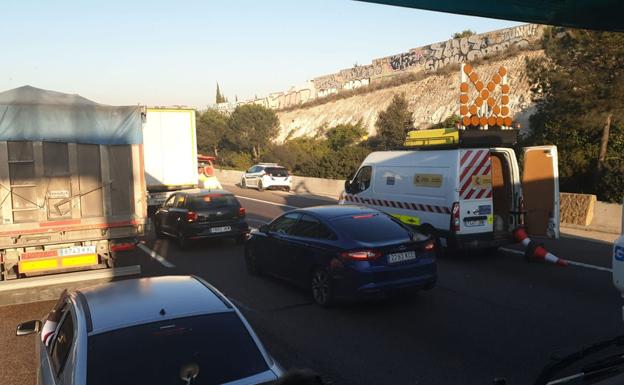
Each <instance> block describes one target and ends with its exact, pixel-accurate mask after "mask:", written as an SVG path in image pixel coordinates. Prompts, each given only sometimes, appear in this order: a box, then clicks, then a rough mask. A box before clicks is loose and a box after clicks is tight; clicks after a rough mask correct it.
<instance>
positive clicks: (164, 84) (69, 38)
mask: <svg viewBox="0 0 624 385" xmlns="http://www.w3.org/2000/svg"><path fill="white" fill-rule="evenodd" d="M519 24H521V23H515V22H510V21H503V20H495V19H484V18H478V17H472V16H461V15H451V14H445V13H438V12H429V11H422V10H415V9H409V8H400V7H392V6H387V5H379V4H370V3H364V2H358V1H346V0H315V1H311V0H309V1H304V0H296V1H292V0H291V1H286V0H267V1H257V0H256V1H252V0H249V1H242V0H228V1H219V2H217V1H214V0H213V1H159V0H153V1H144V2H143V1H138V0H135V1H131V0H125V1H118V0H100V1H63V0H56V1H49V0H46V1H31V0H7V1H5V2H3V6H2V11H1V12H0V36H3V39H2V40H3V44H2V46H3V53H2V55H0V91H4V90H8V89H12V88H15V87H20V86H23V85H31V86H34V87H39V88H44V89H51V90H55V91H60V92H66V93H78V94H80V95H82V96H84V97H86V98H89V99H92V100H94V101H97V102H100V103H105V104H113V105H134V104H141V105H148V106H175V105H184V106H188V107H196V108H200V109H201V108H204V107H205V106H207V105H209V104H212V103H214V101H215V91H216V84H217V82H218V83H219V86H220V88H221V91H222V92H223V93H224V95H225V96H226V97H228V99H229V100H230V101H233V100H234V99H235V97H238V100H248V99H252V98H254V96H258V97H263V96H266V95H267V94H269V93H270V92H275V91H285V90H287V89H288V88H290V87H291V86H295V85H300V84H303V83H304V82H305V81H306V80H311V79H312V78H314V77H317V76H320V75H325V74H330V73H334V72H337V71H338V70H340V69H344V68H349V67H352V66H353V65H354V64H355V63H357V64H359V65H365V64H369V63H371V61H372V59H373V58H379V57H384V56H390V55H393V54H398V53H401V52H405V51H407V50H409V49H410V48H416V47H419V46H423V45H427V44H431V43H434V42H438V41H444V40H447V39H449V38H450V36H451V35H452V34H453V33H455V32H459V31H462V30H465V29H471V30H473V31H476V32H478V33H482V32H487V31H491V30H496V29H501V28H507V27H511V26H515V25H519Z"/></svg>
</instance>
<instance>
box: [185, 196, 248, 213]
mask: <svg viewBox="0 0 624 385" xmlns="http://www.w3.org/2000/svg"><path fill="white" fill-rule="evenodd" d="M230 206H234V207H238V206H240V205H239V203H238V201H237V200H236V198H235V197H234V195H222V194H207V195H199V196H193V197H190V198H189V200H188V204H187V207H188V208H189V209H190V210H212V209H217V208H220V207H230Z"/></svg>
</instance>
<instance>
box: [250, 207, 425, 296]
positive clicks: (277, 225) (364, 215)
mask: <svg viewBox="0 0 624 385" xmlns="http://www.w3.org/2000/svg"><path fill="white" fill-rule="evenodd" d="M245 262H246V265H247V269H248V270H249V272H250V273H252V274H261V273H266V274H270V275H273V276H276V277H278V278H282V279H286V280H288V281H291V282H293V283H295V284H297V285H300V286H303V287H305V288H307V289H309V290H310V291H311V294H312V297H313V298H314V301H315V302H316V303H318V304H319V305H321V306H328V305H330V304H331V303H332V302H333V301H334V300H335V299H338V298H347V299H355V298H363V297H364V298H365V297H371V296H373V297H377V296H385V295H387V294H389V293H391V292H393V291H396V290H399V289H412V288H415V289H419V288H421V289H431V288H433V287H434V286H435V282H436V279H437V269H436V259H435V242H434V240H433V239H431V238H429V237H428V236H426V235H423V234H420V233H418V232H415V231H414V230H412V229H410V228H409V227H407V226H405V225H403V224H402V223H401V222H400V221H398V220H396V219H394V218H392V217H391V216H389V215H386V214H384V213H382V212H380V211H377V210H375V209H371V208H367V207H360V206H344V205H340V206H338V205H335V206H317V207H310V208H305V209H299V210H295V211H290V212H288V213H286V214H284V215H282V216H280V217H278V218H276V219H275V220H273V222H271V223H270V224H268V225H263V226H261V227H260V229H259V230H256V231H253V232H252V233H251V235H250V239H249V240H248V241H247V243H246V244H245Z"/></svg>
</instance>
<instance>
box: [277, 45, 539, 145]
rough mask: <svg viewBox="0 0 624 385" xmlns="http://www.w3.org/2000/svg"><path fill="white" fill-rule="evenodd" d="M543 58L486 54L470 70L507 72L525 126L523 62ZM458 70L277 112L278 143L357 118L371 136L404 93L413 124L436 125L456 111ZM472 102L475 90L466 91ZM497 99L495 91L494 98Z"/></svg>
mask: <svg viewBox="0 0 624 385" xmlns="http://www.w3.org/2000/svg"><path fill="white" fill-rule="evenodd" d="M539 56H543V51H540V50H537V51H535V50H534V51H518V52H517V53H516V54H514V55H513V56H510V57H508V58H504V59H496V58H490V59H488V60H484V61H482V62H481V63H479V64H475V65H474V68H475V70H476V71H477V72H478V74H479V78H480V79H483V81H484V83H486V82H487V81H488V80H489V79H490V78H491V77H492V76H493V75H494V74H495V73H496V72H497V71H498V69H499V68H500V67H501V66H505V67H506V68H507V71H508V84H509V86H510V89H511V91H510V94H509V107H510V110H511V114H512V116H514V121H517V122H520V123H521V124H522V126H523V127H527V118H528V115H529V114H530V113H531V111H532V103H531V93H530V88H529V83H528V77H527V74H526V70H525V60H526V59H527V58H536V57H539ZM459 84H460V71H459V70H457V71H453V72H450V73H446V74H436V73H432V74H431V75H429V76H427V77H425V78H423V79H422V80H418V81H413V82H409V83H405V84H402V85H399V86H396V87H391V88H384V89H379V90H376V91H371V92H369V93H364V94H360V95H354V96H351V97H349V98H345V99H339V100H334V101H328V102H327V103H324V104H321V105H316V106H311V107H304V106H302V107H300V108H297V109H294V110H290V111H283V112H280V111H278V116H279V119H280V134H279V137H278V141H279V142H282V141H284V140H285V139H286V138H296V137H301V136H314V135H316V134H317V132H318V128H319V127H322V126H327V127H332V126H335V125H338V124H344V123H356V122H358V121H359V120H361V121H362V122H363V124H364V126H365V127H366V129H367V130H368V132H369V134H370V135H373V134H375V131H376V130H375V122H376V121H377V115H378V113H379V112H380V111H383V110H384V109H386V107H387V106H388V104H389V103H390V101H391V100H392V97H393V96H394V95H395V94H398V93H404V94H405V96H406V98H407V99H408V101H409V108H410V109H411V110H412V115H413V118H414V124H415V127H416V128H426V127H429V126H431V125H432V124H435V123H439V122H441V121H443V120H445V119H446V118H448V117H449V116H452V115H453V114H459V94H460V91H459ZM471 92H472V93H473V94H471V95H470V98H471V100H472V99H474V97H476V91H475V90H471ZM497 96H498V97H499V98H500V92H498V90H497V91H495V92H494V97H497Z"/></svg>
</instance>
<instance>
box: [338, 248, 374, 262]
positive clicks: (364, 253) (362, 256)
mask: <svg viewBox="0 0 624 385" xmlns="http://www.w3.org/2000/svg"><path fill="white" fill-rule="evenodd" d="M340 257H341V258H342V259H343V260H351V261H369V260H374V259H377V258H379V257H381V252H379V251H377V250H358V251H343V252H342V253H340Z"/></svg>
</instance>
